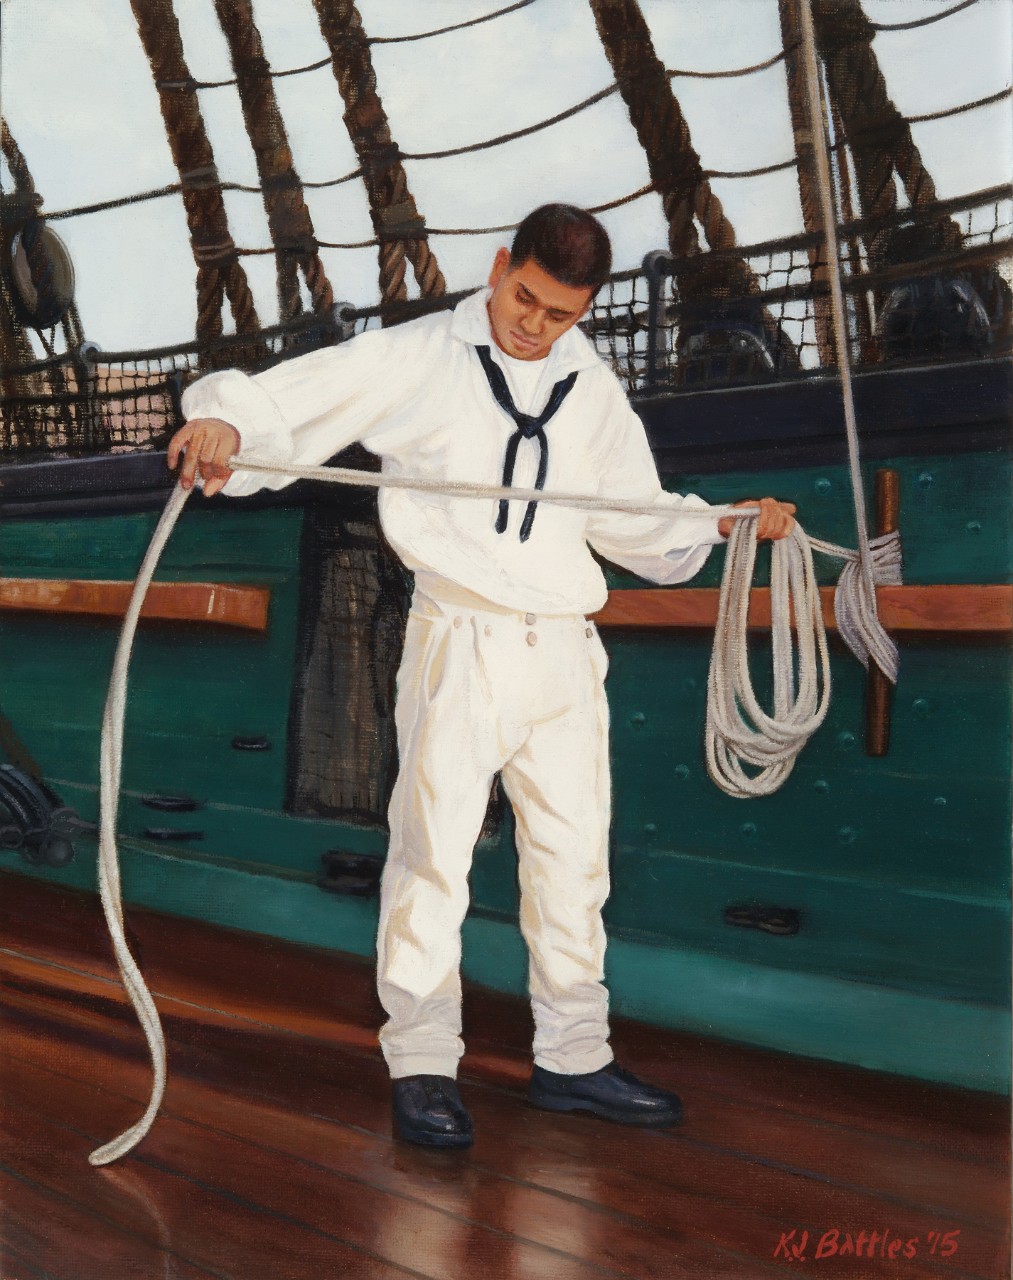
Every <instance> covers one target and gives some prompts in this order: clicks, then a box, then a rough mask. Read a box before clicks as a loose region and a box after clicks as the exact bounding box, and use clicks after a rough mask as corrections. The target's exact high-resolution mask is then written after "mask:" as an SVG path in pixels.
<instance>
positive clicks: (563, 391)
mask: <svg viewBox="0 0 1013 1280" xmlns="http://www.w3.org/2000/svg"><path fill="white" fill-rule="evenodd" d="M475 350H476V351H477V352H478V358H479V360H481V362H482V368H483V369H484V370H485V376H486V378H487V379H488V381H489V390H490V391H491V392H492V394H493V396H494V397H495V399H496V403H497V404H498V405H499V407H500V408H501V409H502V410H503V411H504V412H505V413H508V414H509V415H510V417H511V418H513V420H514V422H515V423H516V424H517V430H516V431H515V432H514V433H513V435H512V436H511V437H510V439H509V440H508V441H507V449H506V457H505V459H504V460H503V487H504V488H505V489H506V488H509V487H510V485H512V484H513V479H514V463H515V462H516V460H517V449H518V446H519V445H520V442H521V440H522V439H523V440H537V441H538V444H539V446H540V448H539V454H538V477H537V479H536V480H535V488H536V489H544V488H545V476H546V474H547V472H548V470H549V442H548V440H547V439H546V437H545V424H546V423H547V422H548V421H549V419H550V418H551V417H552V415H553V414H554V413H555V412H556V410H557V409H558V408H559V406H560V405H561V404H562V403H563V401H564V400H565V399H566V397H567V396H568V395H569V394H570V391H571V389H572V387H573V384H574V383H575V382H576V381H577V373H576V371H574V372H573V373H571V374H569V375H568V376H567V377H565V378H563V379H562V381H560V382H557V383H556V385H555V386H554V387H553V388H552V394H551V395H550V396H549V400H548V403H547V404H546V406H545V408H544V409H543V410H542V412H541V413H540V414H538V416H537V417H536V416H535V415H534V414H533V413H521V411H520V409H518V408H517V406H516V405H515V404H514V399H513V396H512V395H511V394H510V388H509V387H508V386H507V380H506V377H505V375H504V373H503V370H502V369H501V368H500V367H499V365H498V364H497V363H496V361H495V360H493V358H492V355H491V354H490V351H489V348H488V347H476V348H475ZM509 505H510V504H509V502H508V501H507V500H506V498H503V499H501V500H500V504H499V514H498V515H497V516H496V532H497V533H505V532H506V527H507V514H508V511H509ZM537 506H538V503H537V502H529V503H528V508H527V510H526V511H525V512H524V519H523V520H522V521H521V542H527V540H528V535H529V534H530V533H531V526H532V525H533V524H534V522H535V508H536V507H537Z"/></svg>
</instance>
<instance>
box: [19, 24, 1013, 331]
mask: <svg viewBox="0 0 1013 1280" xmlns="http://www.w3.org/2000/svg"><path fill="white" fill-rule="evenodd" d="M505 3H506V0H358V8H359V11H360V13H361V15H362V19H363V25H364V27H365V30H366V32H367V33H368V34H369V35H370V36H374V37H376V36H392V35H403V34H407V33H410V32H417V31H425V30H429V29H432V28H434V27H441V26H444V25H447V24H450V23H454V22H460V21H463V20H466V19H468V18H472V17H478V16H481V15H483V14H486V13H489V12H490V11H492V10H494V9H497V8H500V7H503V5H504V4H505ZM952 3H953V0H863V4H864V8H865V11H866V13H867V14H868V16H869V17H870V18H871V19H872V20H873V21H877V22H890V23H893V22H905V21H910V20H914V19H917V18H920V17H923V16H925V15H927V14H930V13H932V12H934V11H935V12H938V11H940V10H942V9H944V8H949V7H950V6H951V5H952ZM640 4H641V8H642V10H643V12H644V14H645V17H646V18H647V21H648V23H649V25H650V28H651V33H652V37H653V39H654V43H655V47H656V50H657V52H658V55H659V56H660V57H661V59H662V60H663V61H664V63H665V65H666V66H667V67H669V68H673V67H686V68H692V69H698V70H712V69H723V68H731V67H737V66H743V65H746V64H749V63H753V62H757V61H760V60H762V59H764V58H767V57H770V56H771V55H772V54H774V53H776V52H777V51H778V49H779V48H780V44H781V39H780V28H779V23H778V12H777V0H640ZM175 10H176V13H177V16H178V19H179V22H180V27H181V30H182V35H183V41H184V46H185V52H186V58H187V61H188V63H189V67H190V71H191V73H192V74H193V75H194V76H195V77H196V78H197V79H201V80H215V79H225V78H228V77H230V76H231V75H232V68H231V65H230V62H229V56H228V51H227V48H226V45H225V41H224V37H223V36H222V34H221V32H220V31H219V29H218V27H217V24H216V20H215V17H214V6H213V3H212V0H175ZM254 12H255V17H256V21H257V24H258V27H259V29H260V32H261V35H262V37H263V42H264V47H265V53H266V55H267V58H268V60H269V62H270V63H271V65H272V67H273V68H275V69H276V70H282V69H285V68H289V67H295V66H300V65H303V64H305V63H308V62H313V61H316V60H317V59H319V58H322V57H324V56H326V53H327V49H326V45H325V44H324V41H323V38H322V36H321V34H320V30H319V26H318V24H317V19H316V14H315V11H314V8H313V5H312V2H311V0H254ZM874 47H875V51H876V54H877V56H878V58H879V60H880V65H881V67H882V70H883V72H884V75H885V76H886V80H887V84H888V87H889V91H890V93H891V96H892V97H893V100H894V102H895V103H896V104H897V106H898V107H899V108H900V110H901V112H902V113H904V114H905V115H918V114H922V113H924V112H929V111H935V110H939V109H940V108H943V107H947V106H952V105H957V104H959V103H962V102H965V101H969V100H971V99H976V98H980V97H983V96H985V95H987V94H990V93H994V92H997V91H998V90H1001V89H1003V88H1006V87H1008V86H1009V85H1010V81H1011V60H1013V0H977V3H975V4H972V5H971V6H970V7H969V8H967V9H965V10H963V11H962V12H960V13H957V14H954V15H953V16H951V17H948V18H946V19H944V20H943V21H940V22H937V23H934V24H933V25H931V26H927V27H923V28H920V29H917V30H913V31H890V32H880V33H879V34H877V36H876V39H875V45H874ZM372 53H373V63H374V68H375V71H376V75H377V80H378V87H379V92H380V96H381V99H382V101H383V104H384V107H385V109H386V112H387V115H388V118H389V120H390V125H391V131H392V134H393V137H394V139H395V141H396V142H397V143H398V145H399V146H400V147H401V149H402V150H403V151H406V152H420V151H430V150H436V149H444V148H448V147H454V146H458V145H464V144H467V143H471V142H474V141H476V140H481V139H484V138H488V137H492V136H494V135H496V134H499V133H502V132H505V131H509V130H513V129H517V128H521V127H523V126H525V125H527V124H531V123H534V122H536V121H538V120H541V119H544V118H545V117H547V116H550V115H553V114H555V113H556V112H559V111H562V110H565V109H566V108H567V107H570V106H572V105H573V104H575V103H577V102H579V101H580V100H581V99H583V98H586V97H588V96H590V95H591V94H593V93H595V92H597V91H598V90H600V89H602V88H604V87H606V86H607V85H609V84H610V83H611V82H612V80H613V75H612V71H611V68H610V66H609V63H608V60H607V59H606V57H605V54H604V52H603V51H602V48H601V45H600V43H599V41H598V36H597V32H596V30H595V25H594V21H593V18H592V16H591V11H590V8H589V6H588V4H587V0H534V3H532V4H529V5H528V6H527V7H526V8H524V9H521V10H519V11H517V12H515V13H512V14H508V15H506V16H504V17H501V18H499V19H496V20H495V21H492V22H489V23H486V24H483V25H480V26H477V27H473V28H470V29H466V30H464V31H460V32H455V33H451V34H447V35H442V36H436V37H433V38H432V39H428V40H424V41H419V42H417V43H408V44H392V45H382V44H381V45H374V46H372ZM275 84H276V92H277V96H278V100H279V104H280V106H281V110H282V114H283V116H284V119H285V123H286V127H287V130H288V134H289V139H290V142H291V144H292V149H293V153H294V157H295V162H296V166H297V168H298V170H299V173H300V175H301V177H302V178H303V179H304V180H306V181H321V180H326V179H330V178H333V177H337V176H339V175H341V174H344V173H348V172H349V171H350V170H352V169H354V168H356V158H355V154H354V151H353V149H352V146H351V143H350V141H349V139H348V135H347V132H346V130H345V127H344V124H343V122H342V119H341V112H342V109H343V105H342V102H341V98H340V95H339V94H338V90H337V85H336V83H335V81H334V78H333V75H332V73H331V70H330V68H329V67H324V68H323V69H321V70H318V71H313V72H309V73H306V74H303V75H296V76H289V77H284V78H282V79H279V80H276V82H275ZM673 86H674V88H675V91H676V93H677V95H678V97H679V101H680V104H681V106H682V109H683V112H684V114H685V116H686V119H687V121H688V123H689V126H690V129H691V132H692V138H693V143H694V146H695V147H696V149H697V151H698V152H699V153H700V155H701V157H702V160H703V164H704V167H705V168H712V169H739V168H754V167H757V166H762V165H765V164H770V163H774V162H776V161H779V160H784V159H787V158H788V157H789V156H790V155H791V153H792V143H791V132H790V126H789V117H788V104H787V96H786V90H785V82H784V68H783V65H781V64H776V65H775V66H774V67H772V68H770V69H769V70H767V71H764V72H761V73H759V74H757V75H753V76H749V77H745V78H742V79H733V80H709V81H708V80H687V79H676V80H674V81H673ZM201 105H202V109H203V112H204V117H205V121H206V125H207V129H208V133H209V136H210V138H211V141H212V145H213V148H214V151H215V157H216V161H217V164H218V169H219V172H220V174H221V175H222V177H223V178H225V179H229V180H232V181H238V182H243V183H251V184H253V183H256V182H257V174H256V166H255V163H254V158H253V152H252V150H251V148H250V145H249V142H248V140H247V137H246V133H245V129H244V126H243V122H242V116H241V113H240V108H239V101H238V97H237V93H236V90H235V88H221V89H209V90H204V91H202V93H201ZM0 109H2V112H3V114H4V116H5V117H6V119H7V120H8V123H9V125H10V128H11V131H12V133H13V135H14V137H15V138H16V140H17V142H18V144H19V146H20V147H21V149H22V151H23V152H24V154H25V156H26V158H27V160H28V164H29V167H30V169H31V171H32V175H33V177H34V179H35V184H36V187H37V189H38V191H39V192H40V193H41V194H42V195H43V197H44V202H45V203H44V206H43V208H44V211H46V210H49V211H58V210H62V209H65V208H69V207H73V206H78V205H82V204H87V203H90V202H92V201H97V200H104V199H109V198H111V197H114V196H120V195H127V194H130V193H133V192H137V191H143V190H147V189H149V188H153V187H159V186H162V185H165V184H167V183H173V182H176V181H177V180H178V175H177V173H176V171H175V168H174V166H173V163H172V159H171V156H170V153H169V148H168V143H167V140H166V136H165V131H164V127H163V124H162V120H161V116H160V113H159V105H158V95H157V92H156V90H155V88H154V85H153V83H152V77H151V72H150V68H149V66H148V62H147V59H146V57H145V54H144V51H143V49H142V47H141V44H140V40H139V37H138V35H137V31H136V27H135V25H134V20H133V15H132V13H131V10H130V5H129V3H128V0H0ZM913 134H914V138H915V141H916V143H917V145H918V147H919V149H920V151H921V154H922V158H923V160H924V161H925V163H926V165H927V167H928V169H929V172H930V173H931V174H932V176H933V178H934V179H935V183H936V188H937V191H938V194H939V196H940V197H942V198H945V197H947V196H953V195H961V194H963V193H965V192H970V191H975V190H978V189H980V188H982V187H986V186H991V185H993V184H995V183H998V182H1002V181H1007V180H1009V177H1010V174H1011V173H1013V125H1011V116H1010V109H1009V104H1008V103H1001V104H998V105H995V106H991V107H988V108H985V109H982V110H979V111H976V112H974V113H973V114H967V115H963V116H958V117H956V118H954V119H950V120H943V121H935V122H926V123H924V124H919V125H915V126H913ZM406 168H407V171H408V177H409V183H410V186H411V189H412V192H413V194H414V196H415V199H416V202H417V204H418V207H419V210H420V212H421V213H422V214H423V216H424V217H425V219H426V222H427V223H428V225H429V226H431V227H458V226H484V225H491V224H502V223H509V222H514V221H516V220H518V219H519V218H520V217H522V216H523V215H524V214H525V213H526V212H527V211H528V210H529V209H531V208H533V207H534V206H535V205H537V204H541V203H544V202H545V201H548V200H565V201H570V202H572V203H576V204H585V205H588V204H598V203H600V202H603V201H607V200H611V199H614V198H616V197H619V196H622V195H625V194H627V193H629V192H631V191H634V190H636V189H637V188H639V187H641V186H644V185H645V184H646V183H647V182H648V181H649V175H648V171H647V163H646V160H645V158H644V155H643V152H642V150H641V148H640V146H639V144H638V142H637V138H636V135H635V133H634V131H633V128H632V126H631V124H630V122H629V117H628V115H627V112H626V108H625V105H624V104H623V102H622V100H621V98H620V97H619V96H618V95H617V94H614V95H612V96H611V97H610V98H607V99H605V100H604V101H602V102H600V103H598V104H596V105H595V106H593V107H591V108H590V109H588V110H587V111H585V112H582V113H581V114H580V115H578V116H577V117H575V118H574V119H571V120H568V121H566V122H564V123H562V124H559V125H557V126H554V127H552V128H550V129H547V130H545V131H543V132H541V133H538V134H536V135H534V136H533V137H529V138H525V139H519V140H517V141H514V142H511V143H508V144H505V145H503V146H499V147H495V148H492V149H490V150H488V151H484V152H479V153H477V154H472V155H468V156H462V157H458V158H453V159H443V160H430V161H408V162H406ZM0 176H2V179H3V185H4V188H5V189H9V187H10V178H9V174H8V173H7V171H6V168H5V167H0ZM713 186H714V189H715V191H716V192H717V193H718V195H719V196H720V198H721V200H722V202H723V204H724V206H725V210H726V213H727V214H728V216H729V218H730V220H731V222H732V224H733V226H734V227H735V230H736V233H737V237H738V240H739V242H740V243H743V244H746V243H750V242H756V241H759V240H763V239H766V238H770V237H774V236H781V235H788V234H791V233H793V232H795V231H799V230H801V229H802V219H801V212H800V209H799V202H798V190H797V182H796V177H795V174H794V172H793V171H791V170H789V171H785V172H783V173H779V174H774V175H769V176H767V177H762V178H756V179H749V180H721V179H715V180H714V182H713ZM306 197H307V203H308V204H309V207H310V211H311V214H312V217H313V221H314V225H315V229H316V234H317V236H318V237H319V238H320V239H323V240H334V241H356V240H360V239H368V238H370V237H371V236H372V234H373V232H372V226H371V223H370V219H369V212H368V205H367V202H366V197H365V193H364V190H363V187H362V184H361V182H359V181H353V182H349V183H346V184H344V185H343V186H339V187H336V188H332V189H330V190H325V191H307V193H306ZM225 198H226V204H227V208H228V213H229V218H230V223H231V228H232V235H233V238H234V240H235V242H236V243H237V244H238V245H241V246H244V247H251V248H252V247H258V248H259V247H265V246H267V245H269V244H270V237H269V234H268V229H267V221H266V217H265V215H264V212H263V206H262V204H261V201H260V197H259V196H258V195H251V194H245V193H240V192H230V193H226V197H225ZM602 220H603V222H604V223H605V225H606V226H607V228H608V230H609V233H610V235H611V236H612V238H613V245H614V251H615V264H616V267H617V268H619V269H621V268H625V267H632V266H635V265H637V264H638V263H639V262H640V261H641V260H642V259H643V256H644V254H645V253H647V252H648V251H649V250H651V249H655V248H661V247H664V246H665V243H666V236H665V225H664V220H663V217H662V212H661V204H660V200H659V199H658V197H657V196H656V195H654V194H653V193H652V194H650V195H648V196H646V197H644V198H643V199H641V200H639V201H637V202H636V203H634V204H631V205H627V206H625V207H623V208H620V209H618V210H615V211H612V212H609V213H606V214H604V215H603V217H602ZM54 229H55V230H56V231H57V232H58V234H59V235H60V237H61V238H62V239H63V240H64V242H65V243H66V244H67V246H68V248H69V250H70V252H71V255H72V258H73V261H74V266H75V273H76V281H77V301H78V308H79V311H80V314H81V317H82V321H83V324H84V328H85V332H86V334H87V336H88V338H89V339H90V340H92V341H95V342H97V343H98V345H99V346H100V347H101V348H103V349H104V350H107V351H114V350H123V349H127V348H139V347H145V346H154V345H158V344H162V343H174V342H184V341H186V340H188V339H190V338H192V336H193V334H194V327H195V314H196V302H195V290H194V277H195V269H194V265H193V258H192V255H191V252H190V248H189V242H188V235H187V229H186V222H185V218H184V215H183V208H182V203H181V201H180V198H179V196H178V195H177V196H170V197H167V198H165V199H161V200H157V201H150V202H148V203H146V204H138V205H134V206H131V207H129V208H127V209H122V210H116V211H109V212H101V213H94V214H89V215H86V216H81V217H76V218H72V219H66V220H62V221H59V222H56V223H54ZM507 241H508V237H504V236H502V235H490V236H475V237H470V236H469V237H463V236H455V237H446V236H434V237H433V240H432V244H433V247H434V248H435V251H436V253H437V256H438V259H439V262H440V266H441V268H442V269H443V271H444V274H445V275H446V278H447V285H448V288H449V289H451V290H454V289H463V288H467V287H470V286H473V285H478V284H481V283H484V281H485V277H486V275H487V274H488V269H489V265H490V263H491V260H492V256H493V254H494V253H495V250H496V249H497V247H498V246H499V245H500V244H502V243H505V242H507ZM322 257H323V260H324V263H325V266H326V268H327V271H328V274H329V276H330V279H331V282H332V285H333V287H334V291H335V295H336V297H338V298H340V299H347V300H349V301H351V302H353V303H355V304H358V305H367V304H369V303H371V302H375V301H376V300H377V296H378V294H377V265H376V250H375V249H361V250H323V251H322ZM244 262H245V266H246V270H247V273H248V275H249V278H250V283H251V287H252V288H253V291H254V296H255V299H256V302H257V306H258V311H259V314H260V317H261V319H262V321H264V322H265V323H270V322H272V321H274V320H275V319H277V300H276V292H275V278H274V261H273V258H271V257H270V256H264V257H259V258H247V259H245V260H244Z"/></svg>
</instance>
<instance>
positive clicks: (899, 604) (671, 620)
mask: <svg viewBox="0 0 1013 1280" xmlns="http://www.w3.org/2000/svg"><path fill="white" fill-rule="evenodd" d="M876 599H877V601H878V604H879V618H880V621H881V622H882V624H883V626H884V627H885V628H886V629H887V631H895V632H914V633H917V632H927V633H932V632H962V633H966V634H985V635H1009V634H1011V632H1013V586H1010V585H1008V584H1005V583H998V584H995V583H988V584H982V583H968V584H963V583H961V584H953V585H951V584H944V585H938V586H937V585H932V586H914V585H912V586H908V585H904V586H894V587H877V588H876ZM820 603H821V605H822V609H823V621H824V622H825V624H826V626H827V630H828V631H834V630H836V623H835V621H834V588H833V587H821V588H820ZM717 616H718V589H717V588H716V587H676V588H666V587H653V588H646V589H642V590H639V589H633V590H619V591H611V592H609V598H608V603H607V604H606V605H605V607H604V609H602V610H601V612H600V613H598V614H597V615H596V616H595V621H596V622H597V623H598V624H599V625H600V626H603V627H659V628H671V629H680V628H689V629H693V628H702V629H703V628H707V629H709V628H713V627H714V625H715V623H716V622H717ZM749 625H750V626H751V627H757V628H759V627H769V626H770V589H769V588H768V587H755V588H754V589H753V591H752V594H751V597H750V603H749Z"/></svg>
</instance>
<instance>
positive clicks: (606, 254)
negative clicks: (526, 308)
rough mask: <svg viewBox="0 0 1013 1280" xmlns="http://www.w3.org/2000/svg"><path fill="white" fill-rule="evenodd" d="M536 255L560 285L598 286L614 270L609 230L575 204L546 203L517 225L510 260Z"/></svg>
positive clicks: (514, 263)
mask: <svg viewBox="0 0 1013 1280" xmlns="http://www.w3.org/2000/svg"><path fill="white" fill-rule="evenodd" d="M529 258H534V260H535V261H536V262H537V263H538V265H539V266H540V267H541V268H542V269H543V270H545V271H547V272H548V273H549V275H550V276H552V277H553V278H554V279H556V280H558V281H559V282H560V284H568V285H572V286H574V287H575V288H587V289H598V288H599V287H600V286H601V285H602V284H603V283H604V282H605V280H607V279H608V275H609V272H610V271H611V270H612V246H611V245H610V244H609V238H608V232H607V231H606V230H605V228H604V227H603V226H602V225H601V223H600V222H599V221H598V219H597V218H594V217H592V216H591V214H589V213H586V212H585V211H584V210H583V209H578V208H577V207H576V205H572V204H543V205H542V206H541V208H538V209H535V210H534V212H533V213H529V214H528V216H527V217H526V218H525V219H524V221H523V222H522V223H521V224H520V226H519V227H518V228H517V234H516V235H515V236H514V242H513V244H512V245H511V246H510V262H511V263H512V264H513V265H514V266H519V265H520V264H521V263H522V262H527V261H528V259H529Z"/></svg>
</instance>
